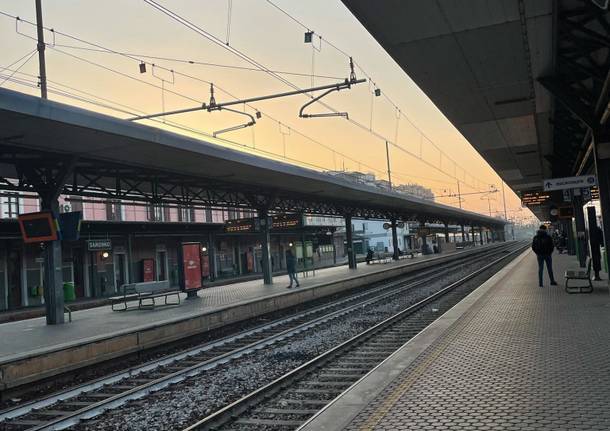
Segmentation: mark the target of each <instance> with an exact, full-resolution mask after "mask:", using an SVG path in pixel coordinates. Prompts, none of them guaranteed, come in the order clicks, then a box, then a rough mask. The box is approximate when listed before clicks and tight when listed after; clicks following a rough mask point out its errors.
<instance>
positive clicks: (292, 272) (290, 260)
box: [286, 250, 299, 289]
mask: <svg viewBox="0 0 610 431" xmlns="http://www.w3.org/2000/svg"><path fill="white" fill-rule="evenodd" d="M286 269H287V270H288V278H289V279H290V286H288V289H291V288H292V281H293V280H294V282H295V283H296V284H297V287H299V280H297V258H296V257H294V255H293V254H292V250H286Z"/></svg>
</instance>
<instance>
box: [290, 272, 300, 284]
mask: <svg viewBox="0 0 610 431" xmlns="http://www.w3.org/2000/svg"><path fill="white" fill-rule="evenodd" d="M288 278H289V279H290V285H291V286H292V281H293V280H294V282H295V283H296V284H297V286H298V285H299V280H297V273H296V272H288Z"/></svg>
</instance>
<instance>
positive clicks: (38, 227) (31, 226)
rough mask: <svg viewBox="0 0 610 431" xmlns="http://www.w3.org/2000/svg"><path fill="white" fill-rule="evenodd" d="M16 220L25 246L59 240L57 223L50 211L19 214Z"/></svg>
mask: <svg viewBox="0 0 610 431" xmlns="http://www.w3.org/2000/svg"><path fill="white" fill-rule="evenodd" d="M17 220H18V222H19V228H20V229H21V237H22V238H23V242H25V243H26V244H29V243H36V242H46V241H55V240H57V239H59V229H58V226H57V222H56V220H55V219H54V218H53V214H51V212H50V211H43V212H37V213H29V214H20V215H19V216H17Z"/></svg>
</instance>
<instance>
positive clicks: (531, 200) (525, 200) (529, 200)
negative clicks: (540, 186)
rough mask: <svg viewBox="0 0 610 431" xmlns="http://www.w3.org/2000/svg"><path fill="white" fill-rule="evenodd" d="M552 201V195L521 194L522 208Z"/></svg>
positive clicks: (539, 193) (540, 193)
mask: <svg viewBox="0 0 610 431" xmlns="http://www.w3.org/2000/svg"><path fill="white" fill-rule="evenodd" d="M550 199H551V194H550V193H544V192H525V193H521V206H524V207H525V206H530V205H542V204H544V203H546V202H548V201H549V200H550Z"/></svg>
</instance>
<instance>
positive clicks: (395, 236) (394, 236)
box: [390, 218, 400, 260]
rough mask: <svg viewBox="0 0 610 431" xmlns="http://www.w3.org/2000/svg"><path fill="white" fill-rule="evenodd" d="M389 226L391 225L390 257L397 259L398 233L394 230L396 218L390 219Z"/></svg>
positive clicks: (398, 256)
mask: <svg viewBox="0 0 610 431" xmlns="http://www.w3.org/2000/svg"><path fill="white" fill-rule="evenodd" d="M390 222H391V227H392V249H393V253H392V259H394V260H398V259H400V255H399V253H398V233H397V232H396V224H397V221H396V218H392V219H390Z"/></svg>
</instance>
